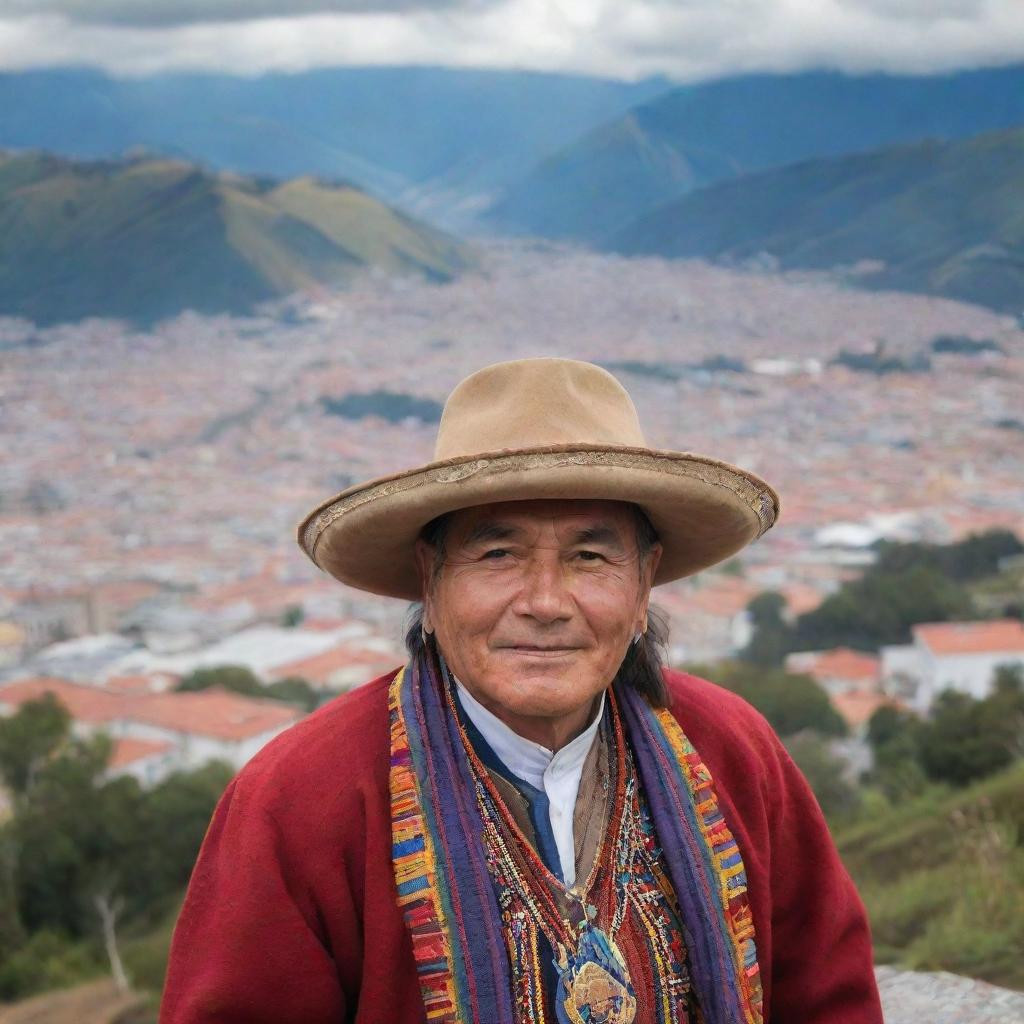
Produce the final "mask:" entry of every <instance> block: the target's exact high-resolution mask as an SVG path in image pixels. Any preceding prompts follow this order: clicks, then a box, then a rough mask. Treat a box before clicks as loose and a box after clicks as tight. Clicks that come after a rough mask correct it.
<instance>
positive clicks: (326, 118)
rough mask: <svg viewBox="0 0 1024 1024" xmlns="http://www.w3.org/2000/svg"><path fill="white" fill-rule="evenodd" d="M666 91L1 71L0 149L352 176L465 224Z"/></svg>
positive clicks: (528, 75) (350, 72)
mask: <svg viewBox="0 0 1024 1024" xmlns="http://www.w3.org/2000/svg"><path fill="white" fill-rule="evenodd" d="M667 88H668V83H667V82H666V81H665V80H663V79H648V80H644V81H641V82H637V83H629V82H618V81H612V80H609V79H600V78H591V77H584V76H576V75H559V74H541V73H533V72H518V71H487V70H458V69H447V68H429V67H424V68H417V67H368V68H331V69H322V70H314V71H306V72H301V73H294V74H283V73H276V74H265V75H261V76H257V77H252V78H243V77H237V76H231V75H213V74H165V75H154V76H150V77H147V78H112V77H110V76H108V75H105V74H102V73H101V72H98V71H89V70H43V71H31V72H20V73H8V74H0V148H2V147H7V148H12V149H13V148H38V149H45V150H49V151H51V152H56V153H61V154H64V155H67V156H73V157H77V158H98V157H116V156H120V155H122V154H124V152H125V151H126V150H129V149H131V148H133V147H137V146H141V147H145V148H146V149H147V150H150V151H152V152H153V153H155V154H160V155H171V156H178V157H181V158H183V159H186V160H193V161H197V162H201V163H205V164H208V165H210V166H213V167H217V168H220V169H225V170H235V171H239V172H242V173H246V174H266V175H272V176H274V177H278V178H291V177H297V176H301V175H307V174H313V175H320V176H323V177H326V178H331V179H334V178H344V179H346V180H349V181H352V182H354V183H355V184H357V185H358V186H359V187H360V188H363V189H366V190H368V191H370V192H371V193H372V194H374V195H375V196H377V197H378V198H380V199H383V200H384V201H385V202H388V203H390V204H392V205H398V206H400V207H402V208H403V209H405V210H407V211H409V212H412V213H414V214H415V215H417V216H426V217H428V218H429V219H430V220H431V221H433V222H435V223H442V224H446V225H453V226H455V227H459V226H461V225H462V224H464V223H465V222H466V220H467V218H468V216H469V215H470V213H472V212H473V211H474V210H475V209H477V208H478V207H480V206H482V205H484V204H485V203H486V202H487V201H488V200H489V198H490V197H491V196H493V195H494V194H496V193H497V192H498V191H500V189H502V188H503V187H504V186H506V185H508V184H509V183H511V182H513V181H515V180H517V179H518V178H520V177H522V176H523V175H525V174H526V173H527V172H528V171H529V170H530V168H531V167H532V166H533V165H534V164H535V163H536V162H537V161H538V160H540V159H541V158H543V157H544V156H546V155H547V154H548V153H550V152H551V151H553V150H555V149H557V148H558V147H560V146H563V145H565V144H567V143H568V142H570V141H571V140H572V139H574V138H576V137H577V136H579V135H581V134H583V133H585V132H587V131H588V130H590V129H591V128H593V127H595V126H596V125H598V124H601V123H603V122H604V121H606V120H608V119H610V118H613V117H616V116H618V115H619V114H621V113H623V112H624V111H626V110H628V109H630V108H631V107H632V106H634V105H635V104H637V103H641V102H643V101H645V100H647V99H650V98H651V97H652V96H655V95H658V94H660V93H662V92H664V91H665V90H666V89H667Z"/></svg>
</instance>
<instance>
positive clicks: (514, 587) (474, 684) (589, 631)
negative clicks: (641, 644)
mask: <svg viewBox="0 0 1024 1024" xmlns="http://www.w3.org/2000/svg"><path fill="white" fill-rule="evenodd" d="M434 555H435V552H434V549H433V548H431V547H430V546H429V545H427V544H425V543H423V542H422V541H421V542H420V544H419V546H418V548H417V556H418V559H419V564H420V571H421V575H422V578H423V580H424V624H425V625H426V627H427V628H428V629H432V630H433V631H434V633H435V636H436V639H437V643H438V646H439V647H440V649H441V652H442V653H443V654H444V656H445V659H446V660H447V662H448V665H449V667H450V669H451V670H452V672H453V673H454V674H455V676H456V677H457V678H458V679H459V681H460V682H461V683H462V684H463V685H464V686H465V687H466V688H467V689H468V690H469V691H470V693H471V694H473V696H474V697H475V698H476V699H477V700H478V701H479V702H480V703H481V704H483V705H484V707H486V708H487V709H488V710H490V711H491V712H492V713H494V714H495V715H497V716H498V717H499V718H501V719H502V720H503V721H505V722H506V723H507V724H508V725H510V726H511V727H512V728H513V729H515V731H517V732H519V733H520V734H521V735H524V736H527V737H528V738H530V739H535V740H536V741H537V742H540V743H543V744H544V745H545V746H548V747H552V748H555V747H556V746H561V745H563V744H564V743H565V742H568V740H569V739H571V738H572V737H573V736H574V735H576V734H577V733H578V732H579V731H581V730H582V728H584V727H585V725H586V723H587V721H588V720H589V717H590V713H591V708H592V707H593V705H594V701H595V698H596V697H597V695H598V694H600V693H601V691H602V690H604V689H605V688H606V687H607V686H608V685H609V684H610V683H611V681H612V679H613V678H614V677H615V673H616V672H617V671H618V668H619V665H620V664H621V663H622V659H623V657H624V656H625V653H626V650H627V648H628V646H629V644H630V642H631V641H632V639H633V636H634V635H635V634H636V633H637V632H640V631H642V630H644V629H645V628H646V623H647V603H648V598H649V596H650V589H651V582H652V580H653V577H654V571H655V569H656V567H657V563H658V559H659V557H660V555H661V550H660V547H658V546H655V548H654V549H653V550H652V551H651V552H650V553H649V554H648V555H647V556H646V557H644V558H641V556H640V553H639V549H638V547H637V538H636V520H635V518H634V515H633V512H632V510H631V509H630V507H629V506H628V505H625V504H623V503H621V502H614V501H563V500H557V501H555V500H540V501H510V502H503V503H501V504H495V505H483V506H478V507H475V508H469V509H463V510H461V511H459V512H456V513H454V514H453V516H452V518H451V521H450V522H449V525H448V533H447V537H446V541H445V558H444V563H443V565H442V566H441V568H440V572H439V573H438V574H435V573H434Z"/></svg>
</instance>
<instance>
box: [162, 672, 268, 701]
mask: <svg viewBox="0 0 1024 1024" xmlns="http://www.w3.org/2000/svg"><path fill="white" fill-rule="evenodd" d="M213 686H220V687H223V688H224V689H225V690H234V692H235V693H242V694H245V695H246V696H249V697H262V696H264V693H263V683H262V682H260V678H259V676H257V675H256V673H255V672H253V671H252V670H251V669H249V668H246V667H245V666H244V665H217V666H216V667H214V668H197V669H196V670H195V671H194V672H191V673H190V674H189V675H187V676H185V677H184V679H182V680H180V681H179V683H178V685H177V686H176V687H175V689H176V690H181V691H190V690H208V689H210V687H213Z"/></svg>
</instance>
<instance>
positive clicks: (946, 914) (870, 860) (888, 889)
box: [836, 761, 1024, 989]
mask: <svg viewBox="0 0 1024 1024" xmlns="http://www.w3.org/2000/svg"><path fill="white" fill-rule="evenodd" d="M836 838H837V843H838V845H839V851H840V853H841V854H842V857H843V861H844V863H845V864H846V866H847V868H848V869H849V871H850V873H851V874H852V875H853V878H854V880H855V881H856V883H857V886H858V888H859V890H860V893H861V896H862V897H863V899H864V902H865V904H866V905H867V908H868V914H869V916H870V918H871V929H872V937H873V940H874V946H875V957H876V959H877V960H878V961H879V962H898V963H900V964H902V965H904V966H906V967H911V968H914V969H917V970H947V971H953V972H954V973H957V974H966V975H970V976H972V977H976V978H983V979H985V980H987V981H990V982H993V983H994V984H997V985H1005V986H1008V987H1011V988H1019V989H1024V963H1022V961H1021V956H1020V951H1021V949H1022V948H1024V762H1020V761H1018V762H1017V763H1016V764H1015V765H1014V766H1013V767H1012V768H1009V769H1007V770H1006V771H1004V772H1002V773H1000V774H999V775H994V776H992V777H991V778H988V779H985V780H984V781H982V782H979V783H977V784H975V785H974V786H972V787H970V788H968V789H962V790H956V791H951V792H950V791H945V790H941V789H933V790H929V791H928V792H926V793H925V794H924V795H922V796H921V797H919V798H918V799H917V800H916V801H914V802H912V803H907V804H901V805H898V806H896V807H889V808H885V809H875V810H874V811H873V812H872V813H870V814H863V815H862V816H861V822H860V824H858V825H855V826H852V827H851V828H849V829H847V830H845V831H840V832H839V834H838V835H837V837H836Z"/></svg>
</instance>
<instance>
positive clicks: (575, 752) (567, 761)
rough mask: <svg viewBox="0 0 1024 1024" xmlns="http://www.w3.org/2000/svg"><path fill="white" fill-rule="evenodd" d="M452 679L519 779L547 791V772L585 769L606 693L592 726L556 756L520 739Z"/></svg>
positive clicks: (461, 699)
mask: <svg viewBox="0 0 1024 1024" xmlns="http://www.w3.org/2000/svg"><path fill="white" fill-rule="evenodd" d="M452 679H453V681H454V682H455V687H456V689H457V691H458V694H459V702H460V703H461V704H462V708H463V710H464V711H465V712H466V715H467V717H468V718H469V720H470V721H471V722H472V723H473V724H474V725H475V726H476V727H477V729H478V730H479V731H480V735H481V736H483V738H484V739H485V740H486V741H487V743H488V745H489V746H490V748H491V750H493V751H494V753H495V754H496V755H497V756H498V757H499V758H500V759H501V762H502V763H503V764H504V765H505V767H506V768H508V770H509V771H510V772H512V774H513V775H515V776H516V777H517V778H519V779H522V780H523V781H524V782H528V783H529V784H530V785H531V786H533V787H534V788H535V789H540V790H543V789H544V773H545V772H546V771H547V770H548V769H549V768H551V767H553V766H557V767H558V769H559V771H560V772H566V771H570V770H572V769H582V767H583V762H584V761H585V760H586V757H587V754H588V753H590V747H591V745H592V744H593V742H594V737H595V736H596V735H597V730H598V727H599V726H600V724H601V715H602V714H603V713H604V700H605V695H604V692H602V693H601V700H600V702H599V704H598V707H597V711H596V713H595V714H594V718H593V720H592V721H591V722H590V724H589V725H588V726H587V727H586V729H584V730H583V732H581V733H580V734H579V736H577V737H576V738H575V739H572V740H570V741H569V742H568V743H567V744H566V745H565V746H564V747H562V749H561V750H559V751H557V753H556V752H554V751H551V750H549V749H548V748H547V747H544V746H541V744H539V743H534V742H533V740H528V739H525V738H524V737H522V736H520V735H519V733H517V732H515V731H514V730H513V729H511V728H510V727H509V726H507V725H506V724H505V723H504V722H503V721H502V720H501V719H500V718H498V716H497V715H495V714H494V713H493V712H491V711H488V710H487V708H485V707H484V706H483V705H482V704H481V703H480V702H479V701H478V700H477V699H476V698H475V697H474V696H473V695H472V694H471V693H470V692H469V690H467V689H466V688H465V686H463V685H462V683H460V682H459V680H458V679H456V678H455V676H454V675H453V676H452Z"/></svg>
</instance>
